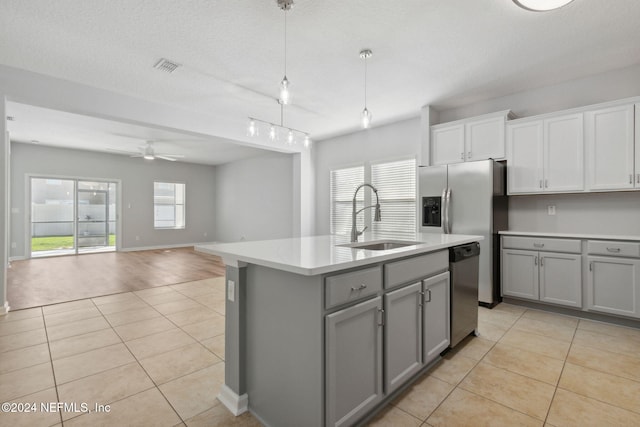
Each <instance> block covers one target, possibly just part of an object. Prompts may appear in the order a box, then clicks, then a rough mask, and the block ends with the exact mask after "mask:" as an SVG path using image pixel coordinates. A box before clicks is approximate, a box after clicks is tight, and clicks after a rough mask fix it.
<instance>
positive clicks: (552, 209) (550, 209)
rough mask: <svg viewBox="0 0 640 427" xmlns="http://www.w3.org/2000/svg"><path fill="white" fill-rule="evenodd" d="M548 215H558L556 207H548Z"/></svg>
mask: <svg viewBox="0 0 640 427" xmlns="http://www.w3.org/2000/svg"><path fill="white" fill-rule="evenodd" d="M547 213H548V214H549V215H555V214H556V205H549V206H547Z"/></svg>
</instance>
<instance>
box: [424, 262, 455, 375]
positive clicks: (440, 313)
mask: <svg viewBox="0 0 640 427" xmlns="http://www.w3.org/2000/svg"><path fill="white" fill-rule="evenodd" d="M422 285H423V289H424V292H423V294H424V309H423V311H424V316H423V319H424V320H423V322H424V327H423V329H424V333H423V337H424V339H423V354H424V358H423V363H424V364H427V363H429V362H431V361H432V360H434V359H435V358H436V357H438V355H439V354H440V353H442V352H443V351H444V350H445V349H446V348H447V347H449V337H450V317H449V316H450V314H449V313H450V312H449V309H450V304H449V301H450V300H449V297H450V296H449V292H450V291H449V290H450V286H449V272H448V271H447V272H446V273H441V274H438V275H437V276H434V277H430V278H428V279H425V280H423V281H422Z"/></svg>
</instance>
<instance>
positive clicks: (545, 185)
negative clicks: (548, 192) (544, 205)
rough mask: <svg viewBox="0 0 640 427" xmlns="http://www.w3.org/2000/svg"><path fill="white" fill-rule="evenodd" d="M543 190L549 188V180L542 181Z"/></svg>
mask: <svg viewBox="0 0 640 427" xmlns="http://www.w3.org/2000/svg"><path fill="white" fill-rule="evenodd" d="M544 188H549V180H548V179H545V180H544Z"/></svg>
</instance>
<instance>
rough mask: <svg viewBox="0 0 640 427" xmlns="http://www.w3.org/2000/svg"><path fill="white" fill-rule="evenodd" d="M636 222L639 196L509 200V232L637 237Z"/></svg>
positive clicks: (638, 222)
mask: <svg viewBox="0 0 640 427" xmlns="http://www.w3.org/2000/svg"><path fill="white" fill-rule="evenodd" d="M550 205H554V206H555V207H556V215H548V213H547V207H548V206H550ZM639 219H640V192H632V191H629V192H617V193H588V194H556V195H545V196H511V197H509V229H510V230H516V231H540V232H563V233H591V234H614V235H626V236H629V235H634V236H640V220H639Z"/></svg>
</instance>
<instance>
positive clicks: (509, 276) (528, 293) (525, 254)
mask: <svg viewBox="0 0 640 427" xmlns="http://www.w3.org/2000/svg"><path fill="white" fill-rule="evenodd" d="M502 295H505V296H511V297H518V298H526V299H533V300H538V296H539V286H538V252H535V251H521V250H516V249H503V250H502Z"/></svg>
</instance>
